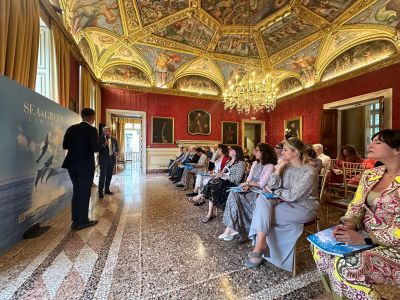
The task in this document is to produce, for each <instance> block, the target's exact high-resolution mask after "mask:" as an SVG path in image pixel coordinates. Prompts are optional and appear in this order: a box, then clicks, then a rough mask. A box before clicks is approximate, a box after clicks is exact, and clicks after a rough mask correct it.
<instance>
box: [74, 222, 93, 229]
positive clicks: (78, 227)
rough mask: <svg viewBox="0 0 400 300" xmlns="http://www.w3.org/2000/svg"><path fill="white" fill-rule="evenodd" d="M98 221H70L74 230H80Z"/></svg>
mask: <svg viewBox="0 0 400 300" xmlns="http://www.w3.org/2000/svg"><path fill="white" fill-rule="evenodd" d="M98 222H99V221H89V222H87V223H84V224H76V223H72V225H71V228H72V229H74V230H81V229H84V228H87V227H90V226H94V225H96V224H97V223H98Z"/></svg>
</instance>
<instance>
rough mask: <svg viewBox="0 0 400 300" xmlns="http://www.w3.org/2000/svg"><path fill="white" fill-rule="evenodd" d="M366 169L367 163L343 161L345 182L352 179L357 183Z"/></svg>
mask: <svg viewBox="0 0 400 300" xmlns="http://www.w3.org/2000/svg"><path fill="white" fill-rule="evenodd" d="M364 171H365V164H363V163H351V162H343V176H344V182H345V184H346V183H347V184H349V182H350V181H353V184H356V185H357V184H358V181H360V178H361V175H362V174H363V173H364Z"/></svg>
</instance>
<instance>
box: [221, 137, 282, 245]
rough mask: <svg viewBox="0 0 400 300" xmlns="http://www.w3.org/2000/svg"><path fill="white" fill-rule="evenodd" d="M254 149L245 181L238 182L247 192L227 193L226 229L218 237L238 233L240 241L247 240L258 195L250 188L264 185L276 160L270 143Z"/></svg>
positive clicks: (227, 238)
mask: <svg viewBox="0 0 400 300" xmlns="http://www.w3.org/2000/svg"><path fill="white" fill-rule="evenodd" d="M255 150H256V151H255V153H256V159H257V160H256V161H255V162H253V165H252V166H251V170H250V174H249V176H248V177H247V180H246V182H244V183H242V184H240V186H241V187H242V188H243V190H244V191H247V193H236V192H230V193H229V196H228V200H227V202H226V208H225V212H224V220H223V222H224V224H225V225H226V229H225V231H224V233H222V234H221V235H219V237H218V238H219V239H222V240H225V241H231V240H232V239H233V237H234V236H235V235H236V234H238V233H240V235H241V236H240V241H241V242H244V241H246V240H247V235H248V233H249V229H250V224H251V219H252V217H253V210H254V204H255V201H256V199H257V197H258V195H259V194H258V193H255V192H252V191H251V189H263V188H264V187H265V185H266V184H267V182H268V179H269V176H270V175H271V173H272V172H273V171H274V169H275V165H276V162H277V158H276V153H275V151H274V149H273V148H272V147H271V146H270V145H268V144H265V143H259V144H258V145H257V147H256V148H255Z"/></svg>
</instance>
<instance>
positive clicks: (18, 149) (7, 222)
mask: <svg viewBox="0 0 400 300" xmlns="http://www.w3.org/2000/svg"><path fill="white" fill-rule="evenodd" d="M0 90H1V91H2V92H1V95H0V98H1V103H2V118H1V120H0V124H1V125H0V126H1V128H2V135H1V143H0V152H1V153H2V156H1V159H0V170H1V172H0V226H1V228H2V230H1V231H0V254H1V253H4V252H5V251H6V250H8V249H9V248H10V247H12V246H13V245H15V244H16V243H17V242H18V241H19V240H20V239H21V238H22V235H23V233H24V232H25V231H26V230H27V229H28V228H29V227H30V226H32V225H33V224H35V223H41V222H44V221H46V220H48V219H49V218H50V217H52V216H54V215H55V214H56V213H57V212H59V211H60V210H61V209H62V208H64V207H65V206H66V205H67V204H69V203H70V201H71V198H72V184H71V181H70V178H69V176H68V172H67V171H66V170H65V169H62V168H61V165H62V162H63V160H64V157H65V150H63V148H62V141H63V137H64V133H65V131H66V129H67V128H68V127H69V126H71V125H72V124H75V123H79V122H80V117H79V116H78V115H77V114H76V113H74V112H72V111H70V110H68V109H66V108H63V107H61V106H60V105H58V104H57V103H55V102H53V101H51V100H49V99H47V98H45V97H43V96H41V95H39V94H37V93H35V92H34V91H32V90H30V89H28V88H25V87H23V86H21V85H19V84H18V83H16V82H15V81H12V80H10V79H8V78H7V77H4V76H0Z"/></svg>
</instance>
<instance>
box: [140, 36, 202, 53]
mask: <svg viewBox="0 0 400 300" xmlns="http://www.w3.org/2000/svg"><path fill="white" fill-rule="evenodd" d="M136 44H138V45H146V46H151V47H156V48H160V49H165V50H171V51H179V52H183V53H186V54H192V55H201V54H202V53H204V50H201V49H198V48H195V47H191V46H189V45H186V44H182V43H179V42H175V41H172V40H169V39H166V38H163V37H160V36H157V35H151V36H147V37H145V38H143V39H142V40H140V41H137V42H136Z"/></svg>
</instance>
